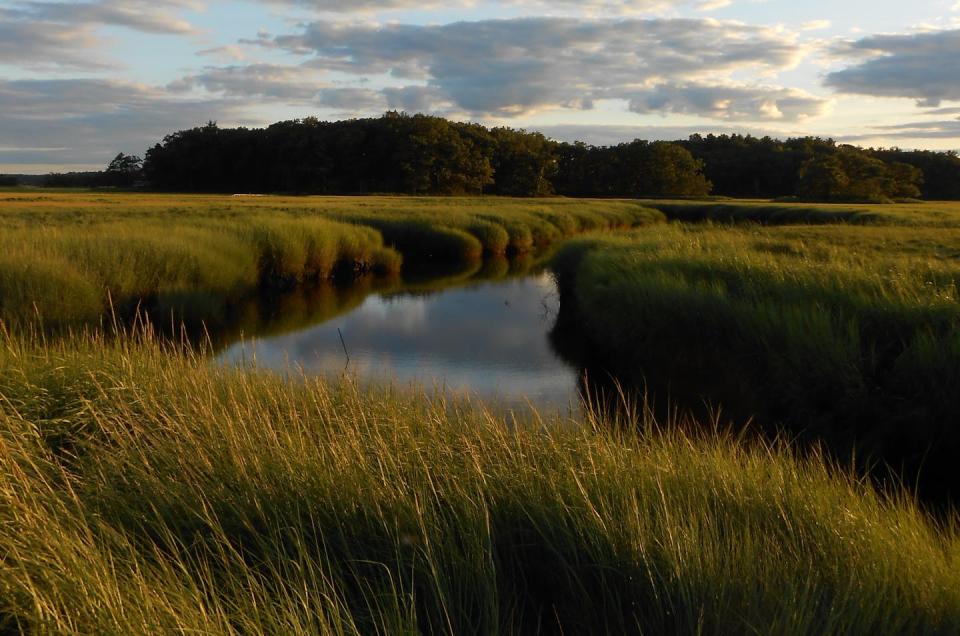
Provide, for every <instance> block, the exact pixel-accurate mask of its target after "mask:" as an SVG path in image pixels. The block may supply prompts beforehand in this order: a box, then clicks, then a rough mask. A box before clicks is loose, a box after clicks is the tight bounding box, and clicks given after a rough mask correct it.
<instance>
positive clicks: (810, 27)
mask: <svg viewBox="0 0 960 636" xmlns="http://www.w3.org/2000/svg"><path fill="white" fill-rule="evenodd" d="M831 26H833V23H832V22H831V21H830V20H810V21H809V22H804V23H803V24H801V25H800V30H802V31H820V30H822V29H829V28H830V27H831Z"/></svg>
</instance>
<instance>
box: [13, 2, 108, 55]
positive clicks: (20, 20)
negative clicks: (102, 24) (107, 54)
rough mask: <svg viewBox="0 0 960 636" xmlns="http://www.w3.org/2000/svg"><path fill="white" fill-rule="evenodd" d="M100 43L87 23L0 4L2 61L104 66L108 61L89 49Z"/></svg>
mask: <svg viewBox="0 0 960 636" xmlns="http://www.w3.org/2000/svg"><path fill="white" fill-rule="evenodd" d="M96 43H97V40H96V37H95V34H94V33H93V31H92V30H91V29H90V28H89V27H88V26H86V25H82V24H57V23H55V22H47V21H40V20H36V19H31V18H28V17H27V16H26V15H25V14H24V13H22V12H19V11H12V10H9V9H3V8H0V63H3V64H10V65H16V66H53V67H66V68H73V69H84V70H91V69H103V68H107V67H108V66H109V65H108V64H107V63H106V62H104V61H103V60H101V59H98V58H96V57H92V56H90V55H89V53H87V51H89V50H90V49H92V48H93V47H94V46H95V45H96Z"/></svg>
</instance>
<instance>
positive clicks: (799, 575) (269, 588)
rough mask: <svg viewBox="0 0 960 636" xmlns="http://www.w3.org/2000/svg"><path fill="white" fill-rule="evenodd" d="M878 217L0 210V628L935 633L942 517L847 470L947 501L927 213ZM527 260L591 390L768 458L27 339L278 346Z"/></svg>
mask: <svg viewBox="0 0 960 636" xmlns="http://www.w3.org/2000/svg"><path fill="white" fill-rule="evenodd" d="M718 203H720V204H722V206H723V207H722V208H716V207H711V206H716V205H717V204H718ZM907 205H908V207H902V208H901V207H897V206H880V207H878V206H810V205H808V204H781V203H766V204H762V203H759V202H739V201H737V202H735V201H723V202H715V201H709V202H690V201H684V202H664V201H660V202H658V201H649V202H643V203H642V204H641V203H636V202H628V201H612V200H611V201H576V200H563V199H546V200H537V199H534V200H513V199H496V198H484V199H439V198H430V199H426V198H423V199H420V198H406V197H370V198H353V199H348V198H307V197H305V198H281V197H222V196H221V197H211V196H186V197H181V196H168V195H162V196H161V195H156V196H154V195H142V194H131V195H127V194H100V193H71V194H48V193H27V192H14V193H5V196H4V197H3V200H2V201H0V319H2V320H0V327H2V328H0V633H20V632H27V633H98V634H99V633H104V634H128V633H156V632H185V633H186V632H193V633H204V634H240V633H243V634H248V633H278V634H279V633H283V634H288V633H329V634H353V633H356V634H361V633H362V634H367V633H384V634H395V633H421V632H422V633H531V632H534V633H536V632H545V633H557V632H559V631H561V630H562V631H563V632H565V633H587V632H595V633H624V632H628V633H629V632H642V633H718V634H719V633H748V632H758V633H778V634H812V633H818V634H819V633H863V634H888V633H889V634H900V633H944V634H948V633H956V632H958V631H960V532H958V527H957V517H956V514H955V513H954V512H952V511H950V510H949V506H947V507H946V508H942V509H941V510H940V511H939V512H940V514H938V515H937V517H936V519H934V518H933V517H932V516H931V515H928V514H927V513H926V512H924V511H923V510H921V508H920V505H919V504H917V503H916V502H915V501H914V500H913V497H912V495H910V494H908V492H909V490H908V489H906V488H885V489H882V492H878V490H876V489H875V488H876V487H875V485H874V482H872V481H871V480H868V479H864V478H863V471H862V469H863V468H864V467H865V466H867V465H868V464H869V463H870V461H872V460H877V461H886V462H889V463H891V464H892V465H893V468H894V469H897V470H902V472H900V473H898V474H900V475H904V476H906V478H907V479H908V480H911V483H913V482H912V479H913V476H915V475H916V473H918V472H919V473H921V479H920V480H918V481H919V483H920V484H921V486H923V487H924V488H925V489H926V488H927V487H928V486H929V487H931V488H932V489H933V490H936V489H937V488H940V490H941V491H950V490H951V489H953V491H952V494H953V495H956V493H957V492H960V490H957V489H956V487H957V486H958V484H957V483H956V478H955V472H956V471H955V470H953V467H954V464H955V458H956V457H957V454H958V453H960V433H958V432H957V430H956V422H957V421H958V420H960V398H958V396H957V391H956V387H957V386H960V363H958V361H960V302H958V289H957V281H958V279H960V206H957V205H956V204H953V205H950V204H937V203H934V204H907ZM651 206H652V207H651ZM658 206H659V207H660V208H662V210H663V211H662V212H660V211H657V210H655V209H652V208H653V207H658ZM909 206H914V207H909ZM679 208H685V209H686V212H683V211H681V212H678V211H677V209H679ZM711 210H713V211H711ZM717 210H720V211H717ZM838 210H839V212H838ZM684 215H686V216H684ZM666 217H670V218H673V219H684V218H685V219H686V221H687V222H676V223H670V224H667V223H666V222H665V221H666ZM693 221H698V222H696V223H695V222H693ZM641 226H642V227H641ZM610 229H616V230H619V232H618V233H617V234H613V233H610V232H605V233H597V234H593V235H590V236H584V237H580V238H572V239H570V237H572V236H574V235H576V234H579V233H584V232H588V231H590V230H610ZM567 239H570V240H567ZM547 245H553V246H554V247H556V246H558V245H559V252H558V253H557V255H556V256H555V257H554V258H553V259H552V261H551V262H552V268H553V269H554V271H555V272H556V274H557V276H558V279H559V283H560V288H561V293H562V305H561V321H563V322H564V323H567V325H568V326H570V325H572V326H573V329H574V331H575V333H576V334H577V335H578V337H579V338H580V339H581V340H582V341H583V343H582V344H583V345H584V347H585V348H586V349H589V350H590V351H591V353H592V355H593V356H594V358H595V360H594V362H596V363H597V365H598V366H599V367H600V368H601V369H603V370H606V371H613V372H615V373H616V375H617V378H618V379H619V380H620V381H621V383H622V384H623V386H624V387H625V388H627V389H631V388H640V387H642V385H643V384H644V382H646V381H649V382H650V384H651V385H653V384H656V383H658V382H659V383H666V384H667V385H670V386H672V387H675V388H677V389H678V390H677V394H678V395H679V394H680V393H681V392H682V390H683V389H689V391H690V392H691V395H694V396H697V398H699V397H701V396H705V397H708V398H713V399H715V400H716V402H719V403H722V404H724V406H725V407H727V412H728V413H735V414H736V415H737V416H738V417H739V416H741V415H742V416H743V418H744V420H739V421H740V422H742V421H745V418H748V417H756V418H757V421H758V422H759V423H761V424H767V423H769V424H771V428H773V429H776V430H784V429H781V428H779V427H780V425H784V427H785V430H786V431H787V432H788V434H789V436H790V437H791V438H796V439H792V440H791V442H789V443H787V442H779V441H778V442H764V441H761V439H760V438H759V437H756V436H736V435H733V434H729V433H726V432H724V430H725V429H722V428H721V427H720V426H714V425H712V424H711V423H710V422H692V421H685V422H674V421H660V422H656V421H654V418H653V416H652V415H651V414H650V412H649V410H648V409H645V408H643V407H641V408H638V409H635V410H631V409H629V408H626V409H618V410H612V411H607V410H605V409H602V408H595V409H590V408H588V409H586V410H585V411H584V413H583V414H582V415H578V416H576V418H575V419H559V416H555V417H554V418H553V419H550V418H545V417H543V416H539V415H537V414H535V413H529V414H526V415H524V416H523V417H521V419H520V421H514V420H511V421H505V420H503V419H502V418H501V417H499V416H495V415H491V414H490V413H488V412H486V411H484V408H483V406H482V405H479V404H470V403H467V402H456V401H452V400H451V399H450V398H448V397H446V396H443V395H439V394H437V395H433V394H429V395H428V394H426V393H423V392H420V393H417V392H415V391H414V392H409V391H400V390H398V389H396V388H394V387H379V388H377V387H374V388H370V389H359V388H357V384H356V383H355V382H353V381H351V380H350V379H346V378H345V379H343V380H342V381H323V380H319V379H315V378H305V377H302V376H301V375H300V374H298V373H296V372H289V373H284V374H279V373H268V372H266V371H263V370H258V369H256V368H255V367H244V368H228V367H224V366H218V365H216V364H211V362H210V357H209V356H207V355H206V354H207V353H208V352H207V351H205V350H202V349H196V348H192V347H189V346H187V345H175V344H170V343H167V342H164V341H162V340H161V339H159V338H158V337H156V336H155V335H153V333H152V331H151V328H150V327H149V326H147V327H143V326H138V327H136V328H135V329H133V330H132V331H128V332H126V333H120V334H111V335H110V336H109V337H108V336H107V335H104V334H102V333H97V332H96V331H91V332H88V333H86V334H78V333H76V332H74V333H63V334H61V336H60V337H58V338H45V336H44V332H43V331H42V330H41V329H40V326H38V325H37V323H35V322H33V317H34V316H35V314H39V315H40V316H41V317H42V318H43V319H44V320H45V321H46V324H47V325H49V324H51V323H57V324H61V325H70V326H73V325H77V324H85V323H90V322H94V323H95V322H96V321H97V320H99V319H101V318H102V316H103V315H104V314H105V313H106V312H108V311H109V304H110V302H113V304H114V306H115V307H118V308H120V309H122V310H126V309H129V308H131V307H134V306H136V304H137V303H144V304H148V305H151V306H152V307H153V308H159V309H161V310H162V309H164V308H169V309H171V310H174V311H180V312H183V313H184V314H186V313H188V312H192V313H191V315H193V316H199V317H203V318H204V319H205V320H209V322H210V324H211V325H217V324H218V323H217V322H216V320H215V319H211V317H213V318H216V317H218V316H219V318H220V319H224V320H225V318H224V317H225V316H226V315H227V314H229V315H230V321H232V322H230V323H229V324H228V323H227V322H224V323H222V324H223V325H226V327H225V330H227V331H229V328H230V325H234V326H235V327H236V329H239V330H243V329H244V328H245V327H244V325H249V324H254V323H265V322H266V321H268V318H267V317H265V316H263V315H261V314H259V313H258V312H260V311H262V310H264V305H262V304H258V303H252V302H251V303H248V304H245V303H244V295H245V294H246V293H248V292H249V291H250V290H258V289H259V290H262V289H263V288H269V289H271V290H273V292H276V291H278V290H279V291H283V292H284V293H281V294H277V295H276V299H277V304H276V307H275V310H276V316H274V317H270V318H269V320H270V321H272V322H270V323H269V324H270V329H274V330H276V331H283V330H285V329H288V328H290V326H291V325H293V326H296V325H297V324H299V323H301V322H303V321H310V320H322V319H324V318H327V317H329V316H332V315H335V314H336V312H339V311H343V310H344V308H349V307H351V306H354V305H355V304H358V303H360V302H361V301H362V299H363V298H364V296H365V294H366V293H367V292H369V291H371V290H374V289H375V290H379V291H389V290H391V289H395V288H396V287H397V286H398V285H399V284H400V280H399V278H398V277H397V276H396V272H397V270H398V269H400V267H401V266H402V265H403V266H406V267H407V269H409V266H410V265H412V264H418V262H419V266H420V267H426V268H427V270H429V271H432V272H433V273H434V274H436V273H438V272H440V271H441V270H444V269H445V270H446V271H447V275H446V276H440V277H435V278H433V279H429V280H426V281H425V282H423V283H422V289H423V290H424V291H425V292H426V291H430V290H435V289H442V288H445V287H448V286H456V285H457V284H459V283H460V282H461V281H466V280H470V279H472V278H473V277H477V276H490V277H493V278H496V277H501V276H509V275H511V274H522V272H524V271H526V268H528V267H531V266H533V265H535V264H540V263H542V261H543V259H544V258H546V256H545V255H544V254H543V253H542V251H540V250H538V249H537V248H542V247H544V246H547ZM504 254H511V255H514V256H516V255H518V254H519V255H521V256H522V258H519V259H518V258H513V259H512V260H508V259H506V258H504V256H503V255H504ZM431 255H432V258H431ZM481 257H483V258H481ZM371 270H376V271H377V272H379V273H380V274H381V275H380V276H357V280H356V283H355V284H354V285H353V286H346V287H345V286H336V285H330V284H325V283H323V281H324V280H325V279H327V278H330V277H331V276H333V275H335V274H336V273H338V272H342V273H343V274H344V275H346V276H356V275H358V274H360V273H364V272H367V271H371ZM306 282H313V283H319V284H313V285H303V286H300V283H306ZM410 284H411V283H410V279H409V278H408V279H407V280H406V281H404V285H406V286H407V288H409V287H410ZM291 288H292V289H291ZM414 288H416V287H414ZM224 303H226V304H224ZM520 355H522V352H520ZM628 392H629V391H628ZM808 442H819V444H818V443H813V444H811V443H808ZM821 449H822V450H821ZM828 452H829V453H832V454H828ZM853 453H856V462H855V467H854V468H847V467H839V466H848V464H843V463H841V462H840V461H838V460H843V459H845V458H846V457H849V456H850V454H853ZM845 455H846V457H845ZM828 457H832V458H828ZM931 484H932V486H931ZM935 494H938V495H939V494H942V493H941V492H937V493H935ZM948 501H953V502H955V501H956V499H953V500H948Z"/></svg>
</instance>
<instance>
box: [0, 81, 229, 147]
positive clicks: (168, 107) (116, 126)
mask: <svg viewBox="0 0 960 636" xmlns="http://www.w3.org/2000/svg"><path fill="white" fill-rule="evenodd" d="M211 119H214V120H217V119H219V120H221V121H223V120H226V121H225V123H247V122H246V119H245V116H244V110H243V107H242V105H241V104H239V103H237V102H235V101H231V100H226V99H206V100H201V99H180V98H175V97H172V96H170V95H169V94H167V93H166V92H164V91H162V90H159V89H156V88H153V87H149V86H143V85H140V84H130V83H125V82H117V81H110V80H97V79H69V80H14V81H11V80H0V139H2V140H3V144H2V145H3V147H4V148H3V149H2V150H0V163H43V164H53V163H56V164H71V163H76V164H90V163H95V162H99V163H103V164H105V163H106V162H107V161H109V159H110V158H111V157H113V156H114V155H115V154H116V153H117V152H120V151H123V152H128V153H134V154H141V153H143V152H144V150H145V149H146V148H148V147H149V146H152V145H153V144H155V143H157V142H158V141H159V140H160V139H162V138H163V136H164V135H166V134H169V133H171V132H173V131H175V130H178V129H182V128H188V127H192V126H196V125H201V124H203V123H204V122H206V121H208V120H211ZM43 159H45V160H43Z"/></svg>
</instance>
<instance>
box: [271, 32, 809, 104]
mask: <svg viewBox="0 0 960 636" xmlns="http://www.w3.org/2000/svg"><path fill="white" fill-rule="evenodd" d="M259 43H260V44H262V45H263V46H268V47H277V48H281V49H284V50H287V51H289V52H293V53H298V54H309V55H312V59H310V60H309V61H308V62H307V66H309V67H311V68H316V69H322V70H328V71H339V72H344V73H350V74H354V75H380V74H387V75H389V76H392V77H393V78H394V79H395V80H404V81H408V82H410V83H411V84H414V83H415V84H418V85H426V86H427V87H429V88H430V89H432V90H433V91H434V98H437V97H439V98H442V99H445V100H447V101H449V102H452V103H453V104H454V105H455V106H456V107H458V108H460V109H462V110H464V111H466V112H469V113H472V114H476V115H492V116H498V117H509V116H516V115H519V114H524V113H530V112H533V111H537V110H541V109H549V108H559V107H565V108H579V109H588V108H591V107H592V105H593V103H594V102H595V101H598V100H603V99H626V100H630V99H635V98H636V97H637V96H638V95H645V94H648V93H649V92H650V91H651V90H655V89H656V87H657V86H661V85H665V88H664V90H667V89H668V88H669V87H670V86H671V85H678V84H682V85H683V86H684V87H686V88H685V90H686V91H687V97H686V98H685V100H679V99H674V100H673V101H672V102H670V103H674V104H678V106H677V108H681V106H680V105H679V104H680V102H681V101H683V104H684V105H683V106H682V108H686V109H688V110H691V111H692V110H694V103H693V95H692V92H693V90H694V86H695V85H696V84H704V85H703V86H701V87H700V88H701V91H702V92H709V91H710V90H715V89H716V88H717V84H718V78H723V77H724V76H726V75H729V74H730V73H732V72H734V71H737V70H742V69H748V68H750V69H758V70H760V71H761V72H774V71H777V70H781V69H784V68H790V67H792V66H794V65H795V64H796V63H797V62H798V61H799V60H800V59H801V58H802V56H803V55H804V53H805V51H804V49H803V47H802V46H800V45H799V44H797V42H796V41H795V37H794V36H793V35H791V34H789V33H785V32H783V31H781V30H778V29H768V28H763V27H755V26H748V25H745V24H741V23H732V22H720V21H716V20H690V19H687V20H680V19H675V20H668V19H648V20H640V19H624V20H584V19H568V18H544V17H534V18H517V19H509V20H485V21H478V22H456V23H452V24H445V25H403V24H387V25H371V24H364V23H354V22H351V23H343V22H327V21H323V22H313V23H310V24H308V25H306V26H305V27H304V30H303V32H302V33H300V34H297V35H282V36H276V37H262V38H261V39H260V40H259ZM722 90H723V91H724V93H725V94H726V95H727V96H728V98H729V97H731V95H732V93H733V92H735V90H734V89H732V88H730V87H727V86H724V87H722ZM752 90H753V92H754V93H756V92H757V91H761V92H763V91H766V92H767V99H766V100H763V101H764V102H770V100H771V99H772V100H773V102H772V103H774V104H776V103H778V102H782V103H783V105H784V106H785V107H786V108H787V110H788V111H789V112H790V113H794V112H798V111H799V110H802V109H803V107H804V106H803V105H801V104H800V103H799V102H798V101H797V100H798V99H800V97H799V94H789V95H788V94H787V92H785V89H773V90H774V91H775V93H776V94H771V93H770V92H769V91H770V89H752ZM777 91H779V92H777ZM746 93H747V89H744V88H741V89H740V94H739V97H740V102H739V107H742V110H743V111H744V112H746V111H747V110H750V108H748V107H747V105H746V101H747V97H746ZM807 99H810V100H813V101H816V100H815V99H814V98H810V97H809V96H808V97H807ZM813 101H811V102H810V103H807V104H806V105H805V107H806V108H807V110H808V111H809V113H808V114H814V111H815V110H816V108H817V106H816V104H814V103H813ZM640 103H642V102H641V101H638V104H640ZM664 108H666V106H665V107H664ZM668 110H669V109H668ZM709 110H710V112H714V111H715V110H716V109H709ZM720 110H721V111H722V110H723V109H720ZM752 110H753V111H754V112H757V113H760V112H761V111H760V109H759V107H753V108H752ZM738 112H739V111H738ZM708 114H709V113H708ZM715 114H717V113H715ZM718 114H719V115H720V116H728V117H729V116H730V113H729V112H727V113H723V112H720V113H718Z"/></svg>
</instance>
